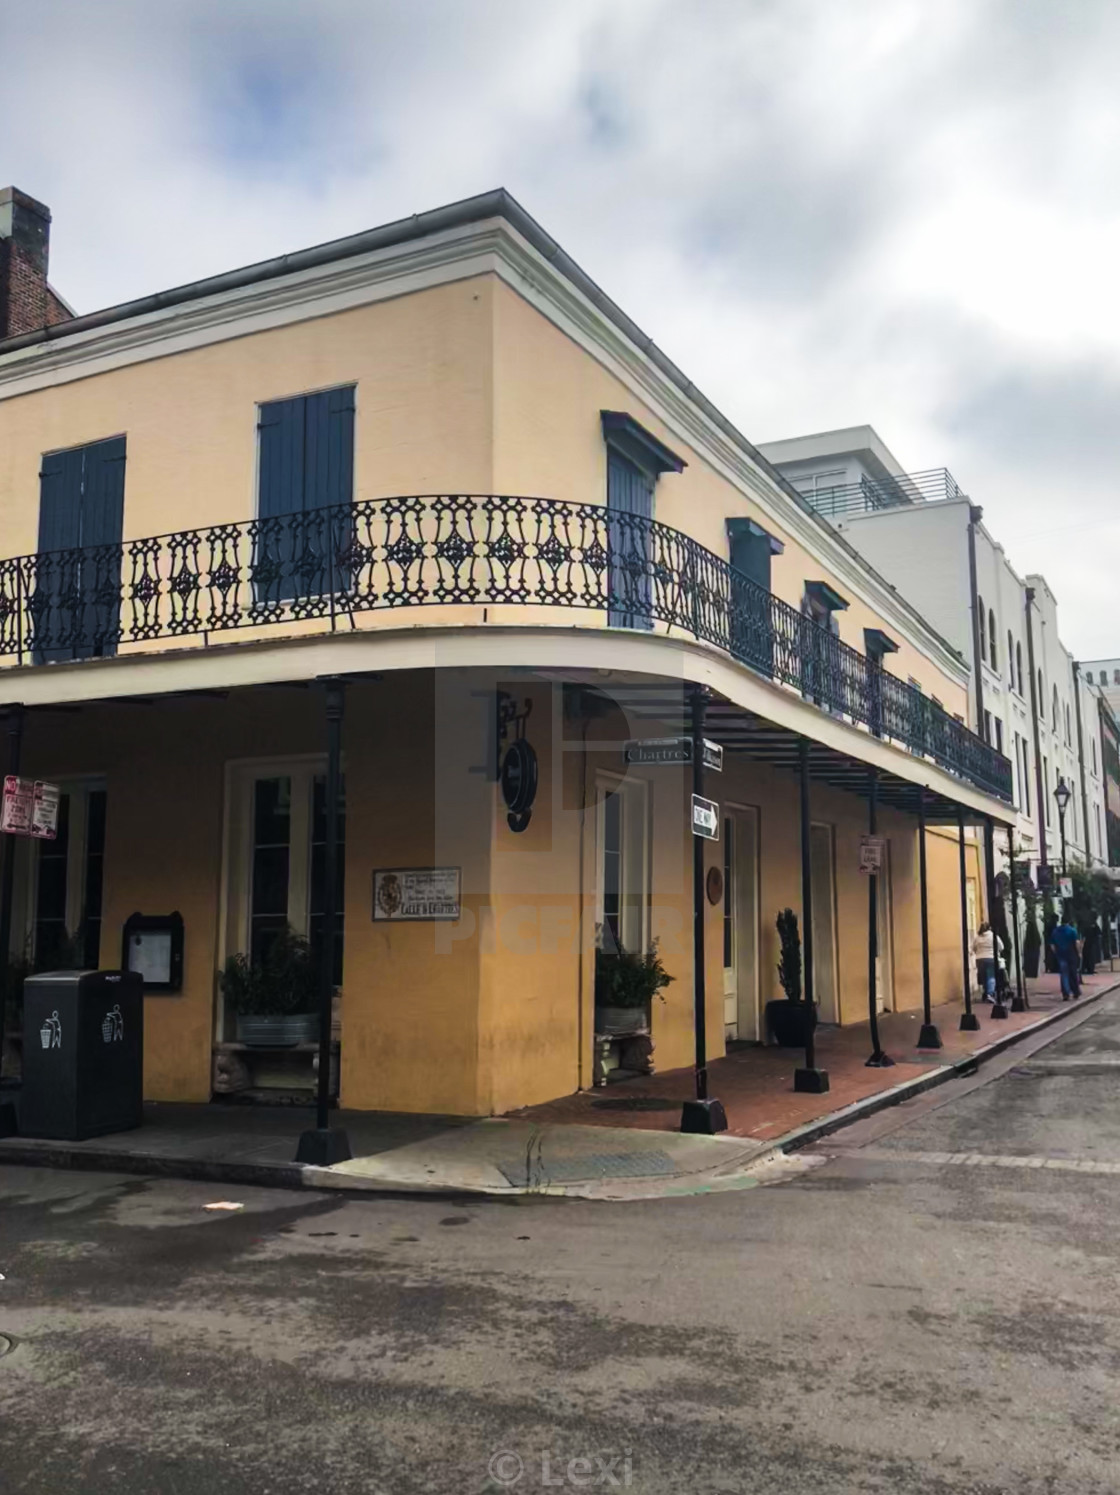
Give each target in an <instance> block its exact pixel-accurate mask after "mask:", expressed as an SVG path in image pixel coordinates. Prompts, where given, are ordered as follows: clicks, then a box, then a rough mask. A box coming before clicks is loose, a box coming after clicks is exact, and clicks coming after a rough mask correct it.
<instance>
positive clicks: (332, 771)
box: [296, 678, 351, 1168]
mask: <svg viewBox="0 0 1120 1495" xmlns="http://www.w3.org/2000/svg"><path fill="white" fill-rule="evenodd" d="M325 684H326V705H327V711H326V715H327V782H326V792H325V793H324V796H323V800H324V803H323V814H324V817H325V820H326V830H325V835H324V843H325V844H324V846H323V861H324V865H323V938H322V941H321V944H320V948H319V967H318V971H317V975H318V981H319V1083H318V1089H317V1093H316V1102H315V1129H314V1131H308V1132H304V1133H303V1135H302V1136H301V1137H300V1139H299V1148H298V1149H297V1151H296V1162H297V1163H314V1164H317V1165H318V1166H319V1167H321V1168H326V1167H330V1165H331V1164H332V1163H343V1162H345V1161H346V1160H347V1159H348V1158H349V1157H350V1155H351V1154H350V1141H349V1138H348V1137H347V1135H346V1133H345V1132H344V1131H343V1130H342V1129H341V1128H338V1127H335V1128H332V1127H331V1125H330V1106H331V1016H332V1013H331V1009H332V1005H333V999H334V951H335V943H336V938H337V930H336V925H337V923H338V850H339V839H338V818H339V814H340V812H341V810H342V711H343V702H344V699H345V686H344V685H343V683H342V681H341V680H338V679H333V678H332V679H329V680H327V681H326V682H325Z"/></svg>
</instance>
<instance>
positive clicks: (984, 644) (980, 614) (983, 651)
mask: <svg viewBox="0 0 1120 1495" xmlns="http://www.w3.org/2000/svg"><path fill="white" fill-rule="evenodd" d="M976 616H977V618H978V619H979V622H980V658H981V660H984V659H987V657H988V633H987V622H986V619H987V614H986V613H985V611H984V599H983V597H980V596H978V597H977V598H976Z"/></svg>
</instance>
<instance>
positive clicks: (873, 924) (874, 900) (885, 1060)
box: [865, 768, 894, 1069]
mask: <svg viewBox="0 0 1120 1495" xmlns="http://www.w3.org/2000/svg"><path fill="white" fill-rule="evenodd" d="M878 810H879V770H878V769H877V768H869V769H868V770H867V830H868V834H869V835H872V836H874V835H875V834H876V830H877V827H878V824H879V817H878ZM878 961H879V877H878V874H877V873H875V872H872V873H870V874H869V875H868V878H867V1010H868V1015H869V1017H870V1019H871V1058H870V1059H868V1061H867V1064H866V1066H865V1068H867V1069H887V1068H889V1067H890V1066H891V1065H892V1064H893V1063H894V1060H893V1059H892V1058H891V1057H890V1055H889V1054H885V1053H884V1052H883V1048H882V1045H881V1044H880V1042H879V1001H878V997H879V993H878V981H877V979H876V978H877V975H878V970H877V967H878Z"/></svg>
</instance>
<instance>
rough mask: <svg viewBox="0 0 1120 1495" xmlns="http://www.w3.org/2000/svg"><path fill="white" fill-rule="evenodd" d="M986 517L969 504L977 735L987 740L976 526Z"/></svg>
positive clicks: (970, 577) (970, 581) (977, 505)
mask: <svg viewBox="0 0 1120 1495" xmlns="http://www.w3.org/2000/svg"><path fill="white" fill-rule="evenodd" d="M983 517H984V510H983V509H982V508H981V507H980V505H979V504H969V506H968V585H969V587H970V589H971V592H972V658H973V660H974V661H975V669H976V735H977V737H979V738H980V739H981V740H982V741H984V742H987V740H988V739H987V736H986V735H985V732H984V656H983V654H982V653H981V650H980V602H979V594H978V590H977V586H976V526H977V525H978V524H979V523H980V521H981V519H982V518H983Z"/></svg>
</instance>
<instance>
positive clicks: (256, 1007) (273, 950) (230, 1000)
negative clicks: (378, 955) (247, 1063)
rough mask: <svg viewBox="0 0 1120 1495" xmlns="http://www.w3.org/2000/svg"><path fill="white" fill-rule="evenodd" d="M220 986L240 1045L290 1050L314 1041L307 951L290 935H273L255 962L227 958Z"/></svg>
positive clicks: (311, 976) (239, 957) (312, 988)
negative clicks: (235, 1020) (233, 1020)
mask: <svg viewBox="0 0 1120 1495" xmlns="http://www.w3.org/2000/svg"><path fill="white" fill-rule="evenodd" d="M220 982H221V988H222V996H223V997H224V999H225V1004H226V1010H227V1011H228V1012H232V1013H233V1014H234V1016H235V1018H236V1019H237V1041H238V1042H239V1043H247V1044H252V1045H254V1046H259V1047H261V1048H291V1047H292V1046H293V1045H295V1044H297V1043H309V1042H313V1041H314V1040H315V1039H316V1038H317V1037H318V1036H319V1014H318V1012H317V1011H316V992H315V963H314V961H313V960H312V958H311V946H310V945H309V944H308V943H307V941H306V940H305V939H303V938H302V937H301V936H300V935H298V934H296V932H295V931H294V930H293V929H290V928H289V929H285V930H283V931H281V932H280V933H278V934H277V935H276V936H275V937H274V938H273V939H272V941H271V942H270V944H269V945H268V948H267V950H266V951H265V953H264V955H263V956H262V957H261V959H259V960H258V961H251V960H250V959H249V957H248V956H247V955H241V954H238V955H231V956H230V957H229V959H228V960H227V961H226V963H225V966H224V968H223V970H222V973H221V977H220Z"/></svg>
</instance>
